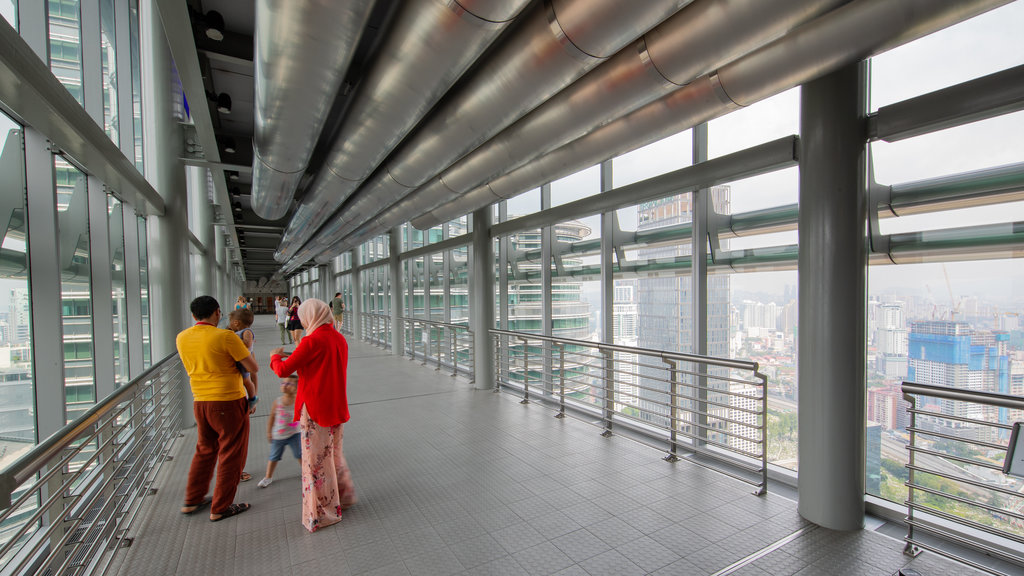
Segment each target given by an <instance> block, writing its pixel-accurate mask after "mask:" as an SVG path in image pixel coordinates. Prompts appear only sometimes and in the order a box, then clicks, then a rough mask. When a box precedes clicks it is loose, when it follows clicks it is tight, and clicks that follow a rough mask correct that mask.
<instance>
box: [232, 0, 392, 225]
mask: <svg viewBox="0 0 1024 576" xmlns="http://www.w3.org/2000/svg"><path fill="white" fill-rule="evenodd" d="M372 7H373V1H372V0H351V1H347V2H323V1H322V0H257V2H256V35H255V51H256V62H255V74H256V76H255V85H256V103H255V115H256V119H255V131H254V136H253V186H252V206H253V210H254V211H255V212H256V214H258V215H259V216H260V217H262V218H265V219H267V220H276V219H278V218H281V217H282V216H284V215H285V214H286V213H287V212H288V208H289V206H290V203H291V200H292V195H293V194H294V193H295V188H296V186H297V185H298V181H299V179H300V178H301V177H302V173H303V172H304V171H305V170H306V165H307V164H308V163H309V157H310V154H312V152H313V146H315V145H316V140H317V136H318V135H319V134H320V131H321V130H322V129H323V125H324V122H325V121H326V120H327V114H328V112H329V111H330V109H331V105H332V104H333V102H334V99H335V96H336V95H337V93H338V89H339V87H340V86H341V83H342V80H343V79H344V78H345V72H346V70H347V69H348V65H349V62H350V61H351V60H352V55H353V53H354V52H355V47H356V44H357V43H358V41H359V36H360V34H361V31H362V29H363V26H364V25H365V24H366V20H367V19H368V18H369V16H370V9H371V8H372Z"/></svg>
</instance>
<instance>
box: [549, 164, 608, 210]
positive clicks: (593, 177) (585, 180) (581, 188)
mask: <svg viewBox="0 0 1024 576" xmlns="http://www.w3.org/2000/svg"><path fill="white" fill-rule="evenodd" d="M600 193H601V166H600V165H595V166H591V167H590V168H587V169H586V170H581V171H579V172H577V173H575V174H571V175H569V176H566V177H565V178H561V179H558V180H555V181H554V182H552V183H551V206H561V205H562V204H568V203H569V202H572V201H574V200H579V199H581V198H586V197H587V196H593V195H595V194H600Z"/></svg>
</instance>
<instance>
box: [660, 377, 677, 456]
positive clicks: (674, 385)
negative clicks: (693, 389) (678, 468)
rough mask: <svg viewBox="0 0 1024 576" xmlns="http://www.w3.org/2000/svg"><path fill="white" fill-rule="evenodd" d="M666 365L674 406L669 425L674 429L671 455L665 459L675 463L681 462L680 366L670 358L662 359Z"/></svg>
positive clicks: (670, 445)
mask: <svg viewBox="0 0 1024 576" xmlns="http://www.w3.org/2000/svg"><path fill="white" fill-rule="evenodd" d="M662 361H663V362H664V363H665V364H668V370H669V378H670V383H669V392H668V398H669V402H671V403H672V404H671V405H670V406H669V409H668V412H669V424H670V425H671V427H672V429H671V430H670V431H669V434H668V441H669V454H668V456H666V457H665V460H668V461H669V462H675V461H676V460H679V454H678V453H677V450H678V444H679V366H678V365H677V364H676V361H675V360H672V359H670V358H662Z"/></svg>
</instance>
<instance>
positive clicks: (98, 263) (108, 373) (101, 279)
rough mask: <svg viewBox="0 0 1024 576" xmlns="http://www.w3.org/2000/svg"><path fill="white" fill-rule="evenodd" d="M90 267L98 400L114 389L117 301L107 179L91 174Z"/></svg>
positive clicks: (89, 187)
mask: <svg viewBox="0 0 1024 576" xmlns="http://www.w3.org/2000/svg"><path fill="white" fill-rule="evenodd" d="M87 182H88V186H87V187H88V202H89V267H90V269H91V271H92V290H91V293H92V345H93V369H94V370H95V382H96V400H97V401H99V400H102V399H104V398H106V397H107V396H109V395H111V394H112V393H113V392H114V389H115V386H114V324H113V321H112V318H113V317H114V302H113V292H114V288H113V285H114V283H113V280H112V279H111V278H110V272H111V269H112V268H113V266H112V265H111V263H110V232H109V223H108V222H107V191H106V190H105V189H104V186H103V182H101V181H100V179H99V178H96V177H95V176H89V177H88V178H87Z"/></svg>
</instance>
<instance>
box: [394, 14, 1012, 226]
mask: <svg viewBox="0 0 1024 576" xmlns="http://www.w3.org/2000/svg"><path fill="white" fill-rule="evenodd" d="M1008 1H1009V0H970V1H957V0H941V1H935V0H905V1H901V2H887V1H886V0H856V1H854V2H851V3H849V4H846V5H845V6H842V7H840V8H837V9H836V10H833V11H832V12H829V13H828V14H826V15H824V16H821V17H820V18H818V19H816V20H814V21H812V22H809V23H807V24H805V25H803V26H800V27H798V28H796V29H794V30H793V31H792V32H790V33H789V34H787V35H786V36H784V37H783V38H780V39H779V40H776V41H775V42H773V43H771V44H769V45H767V46H765V47H763V48H760V49H758V50H756V51H755V52H753V53H751V54H749V55H747V56H744V57H743V58H740V59H738V60H736V61H735V62H732V63H730V64H728V65H726V66H724V67H722V68H720V69H719V70H718V71H717V72H715V73H712V74H709V75H707V76H704V77H702V78H700V79H698V80H697V81H695V82H693V83H691V84H689V85H687V86H685V87H684V88H681V89H680V90H677V91H676V92H674V93H672V94H669V95H668V96H665V97H663V98H661V99H660V100H657V101H655V102H654V103H652V104H648V105H647V106H645V107H643V108H640V109H638V110H636V111H635V112H633V113H631V114H629V115H627V116H625V117H623V118H621V119H619V120H616V121H614V122H612V123H610V124H607V125H605V126H603V127H601V128H598V129H597V130H595V131H593V132H591V133H590V134H588V135H587V136H585V137H583V138H580V139H578V140H576V141H574V142H572V143H570V144H568V145H566V146H563V147H562V148H559V149H557V150H555V151H553V152H551V153H549V154H547V155H545V156H544V157H542V158H540V159H538V160H537V161H535V162H533V163H531V164H528V165H526V166H523V167H521V168H518V169H516V170H514V171H512V172H510V173H507V174H505V175H504V176H501V177H498V178H496V179H494V180H493V181H491V182H489V183H488V184H486V185H484V186H481V187H479V188H477V189H475V190H473V191H471V192H469V193H468V194H465V195H463V196H462V197H461V198H460V199H458V200H456V201H453V202H449V203H448V204H446V205H444V206H441V207H440V208H437V209H436V210H433V211H431V212H430V213H429V214H426V215H423V216H420V217H419V218H414V219H413V220H412V224H413V225H414V226H416V227H417V228H420V229H426V228H429V227H432V226H436V225H438V224H440V223H442V222H446V221H448V220H451V219H452V218H456V217H458V216H460V215H462V214H465V213H467V212H471V211H473V210H475V209H477V208H480V207H482V206H486V205H487V204H489V203H491V202H494V201H496V200H499V199H504V198H510V197H512V196H515V195H517V194H519V193H521V192H523V191H525V190H529V189H531V188H534V187H536V186H539V185H540V184H541V183H543V182H548V181H551V180H554V179H557V178H560V177H562V176H565V175H568V174H572V173H573V172H576V171H578V170H581V169H583V168H586V167H588V166H591V165H593V164H596V163H599V162H601V161H603V160H605V159H608V158H610V157H612V156H615V155H617V154H621V153H623V152H626V151H630V150H635V149H637V148H639V147H641V146H645V145H647V144H650V143H652V142H656V141H658V140H660V139H662V138H665V137H667V136H670V135H672V134H675V133H678V132H680V131H682V130H685V129H687V128H690V127H692V126H695V125H697V124H700V123H701V122H705V121H708V120H711V119H713V118H716V117H718V116H721V115H723V114H726V113H728V112H729V111H731V110H732V109H734V108H736V107H738V106H748V105H750V104H753V103H754V102H757V101H759V100H763V99H765V98H768V97H769V96H773V95H775V94H778V93H780V92H783V91H785V90H788V89H790V88H792V87H794V86H799V85H801V84H803V83H805V82H807V81H809V80H812V79H814V78H817V77H819V76H821V75H823V74H826V73H827V72H829V71H832V70H835V69H837V68H839V67H841V66H843V65H845V64H848V63H851V62H856V61H859V60H862V59H864V58H868V57H871V56H873V55H875V54H879V53H881V52H884V51H885V50H888V49H890V48H893V47H895V46H897V45H899V44H901V43H906V42H909V41H910V40H913V39H916V38H920V37H922V36H925V35H927V34H930V33H932V32H935V31H937V30H940V29H942V28H945V27H947V26H950V25H952V24H955V23H958V22H961V21H963V20H966V19H968V18H971V17H973V16H976V15H978V14H980V13H982V12H985V11H988V10H991V9H993V8H995V7H998V6H1001V5H1003V4H1006V3H1008ZM378 221H379V222H383V223H384V224H387V223H389V222H388V221H387V220H381V219H378Z"/></svg>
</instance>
